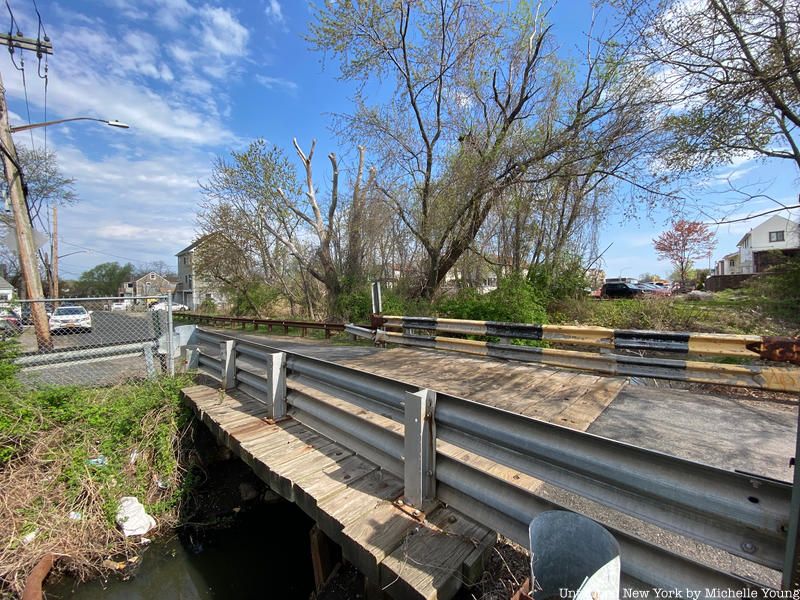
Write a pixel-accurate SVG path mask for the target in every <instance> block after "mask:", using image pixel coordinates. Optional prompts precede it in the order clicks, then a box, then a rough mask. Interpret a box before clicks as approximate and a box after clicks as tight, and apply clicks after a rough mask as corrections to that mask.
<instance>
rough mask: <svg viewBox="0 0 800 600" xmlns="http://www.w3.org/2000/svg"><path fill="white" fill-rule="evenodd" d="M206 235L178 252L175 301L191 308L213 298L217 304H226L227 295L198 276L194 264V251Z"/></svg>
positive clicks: (206, 237) (204, 239)
mask: <svg viewBox="0 0 800 600" xmlns="http://www.w3.org/2000/svg"><path fill="white" fill-rule="evenodd" d="M208 237H209V236H208V235H204V236H202V237H200V238H198V239H197V240H195V241H194V242H193V243H191V244H190V245H188V246H187V247H186V248H184V249H183V250H181V251H180V252H178V253H177V254H176V255H175V256H177V257H178V282H177V286H176V288H175V293H174V296H173V301H174V302H177V303H180V304H184V305H186V306H187V307H188V308H189V310H194V309H196V308H198V307H199V306H200V305H201V304H202V303H203V301H204V300H212V301H213V302H214V303H215V304H217V305H220V304H225V303H226V302H227V300H226V298H225V296H224V295H223V294H222V293H221V292H220V291H219V289H218V288H217V287H216V286H214V285H213V284H212V283H211V282H208V281H205V280H204V279H203V277H202V276H198V274H197V271H196V269H195V264H194V260H193V259H194V253H195V250H197V248H198V247H200V246H202V244H203V242H204V241H206V240H207V239H208Z"/></svg>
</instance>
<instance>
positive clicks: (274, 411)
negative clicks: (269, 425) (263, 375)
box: [267, 352, 286, 421]
mask: <svg viewBox="0 0 800 600" xmlns="http://www.w3.org/2000/svg"><path fill="white" fill-rule="evenodd" d="M285 416H286V353H285V352H274V353H271V354H267V417H268V418H270V419H272V420H273V421H277V420H279V419H282V418H283V417H285Z"/></svg>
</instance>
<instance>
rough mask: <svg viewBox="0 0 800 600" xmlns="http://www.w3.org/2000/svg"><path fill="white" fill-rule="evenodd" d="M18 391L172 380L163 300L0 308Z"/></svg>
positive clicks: (168, 310)
mask: <svg viewBox="0 0 800 600" xmlns="http://www.w3.org/2000/svg"><path fill="white" fill-rule="evenodd" d="M0 329H1V330H2V337H3V338H5V339H6V340H13V342H14V344H13V351H14V352H15V353H16V355H17V356H16V358H15V362H16V363H17V365H18V366H19V367H20V374H19V379H20V380H21V381H23V382H24V383H25V384H26V385H30V386H34V387H39V386H47V385H90V386H98V385H113V384H116V383H120V382H122V381H125V380H128V379H142V378H153V377H157V376H159V375H162V374H173V373H174V360H175V358H174V357H175V345H176V341H175V338H174V336H173V335H167V333H168V332H172V330H173V328H172V303H171V302H170V299H169V297H168V296H139V297H126V298H120V297H108V298H58V299H47V300H20V301H13V302H9V303H5V304H3V305H2V307H0Z"/></svg>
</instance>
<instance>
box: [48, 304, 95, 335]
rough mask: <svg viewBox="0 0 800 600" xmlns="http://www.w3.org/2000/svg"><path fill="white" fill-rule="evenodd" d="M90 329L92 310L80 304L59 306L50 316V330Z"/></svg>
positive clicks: (58, 331)
mask: <svg viewBox="0 0 800 600" xmlns="http://www.w3.org/2000/svg"><path fill="white" fill-rule="evenodd" d="M78 330H80V331H87V332H90V331H91V330H92V311H89V310H86V309H85V308H84V307H82V306H59V307H58V308H57V309H55V311H54V312H53V314H52V316H51V317H50V332H51V333H64V332H66V331H78Z"/></svg>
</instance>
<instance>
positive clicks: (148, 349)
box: [142, 342, 156, 379]
mask: <svg viewBox="0 0 800 600" xmlns="http://www.w3.org/2000/svg"><path fill="white" fill-rule="evenodd" d="M142 352H143V353H144V368H145V371H146V372H147V378H148V379H155V378H156V363H155V360H154V358H153V342H145V343H144V344H142Z"/></svg>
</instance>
